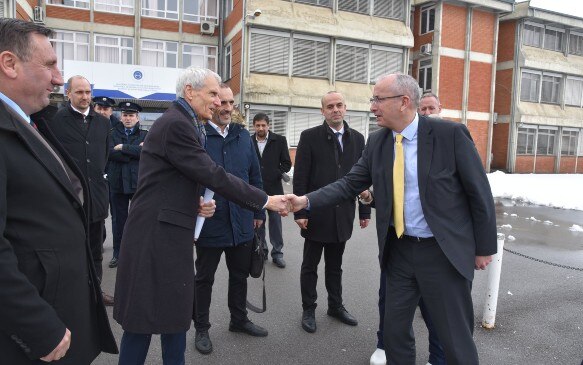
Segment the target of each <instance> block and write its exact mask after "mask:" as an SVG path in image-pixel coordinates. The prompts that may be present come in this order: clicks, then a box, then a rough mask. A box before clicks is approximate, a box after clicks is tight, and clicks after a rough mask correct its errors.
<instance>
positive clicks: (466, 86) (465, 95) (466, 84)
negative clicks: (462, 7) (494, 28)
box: [462, 6, 473, 125]
mask: <svg viewBox="0 0 583 365" xmlns="http://www.w3.org/2000/svg"><path fill="white" fill-rule="evenodd" d="M467 9H468V13H467V15H466V46H465V48H466V49H465V56H464V81H463V84H462V123H463V124H465V125H467V124H468V99H469V95H470V61H471V59H470V52H471V51H472V15H473V8H472V7H471V6H468V7H467Z"/></svg>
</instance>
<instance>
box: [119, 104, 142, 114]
mask: <svg viewBox="0 0 583 365" xmlns="http://www.w3.org/2000/svg"><path fill="white" fill-rule="evenodd" d="M117 107H118V108H119V110H121V112H122V113H124V112H125V113H139V112H141V111H142V107H141V106H139V105H138V104H136V103H132V102H131V101H122V102H121V103H119V104H117Z"/></svg>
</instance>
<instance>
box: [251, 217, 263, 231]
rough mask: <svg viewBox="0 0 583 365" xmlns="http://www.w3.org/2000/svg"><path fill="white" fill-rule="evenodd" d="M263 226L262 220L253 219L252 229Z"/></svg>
mask: <svg viewBox="0 0 583 365" xmlns="http://www.w3.org/2000/svg"><path fill="white" fill-rule="evenodd" d="M262 224H263V220H262V219H253V228H255V229H257V228H259V227H261V225H262Z"/></svg>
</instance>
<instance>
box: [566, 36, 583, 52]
mask: <svg viewBox="0 0 583 365" xmlns="http://www.w3.org/2000/svg"><path fill="white" fill-rule="evenodd" d="M569 53H570V54H574V55H578V56H583V34H579V33H575V32H571V34H569Z"/></svg>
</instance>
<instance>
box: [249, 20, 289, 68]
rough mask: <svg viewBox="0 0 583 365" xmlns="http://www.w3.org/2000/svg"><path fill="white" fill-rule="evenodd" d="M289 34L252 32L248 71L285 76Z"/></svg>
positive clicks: (287, 66) (287, 62) (287, 64)
mask: <svg viewBox="0 0 583 365" xmlns="http://www.w3.org/2000/svg"><path fill="white" fill-rule="evenodd" d="M289 42H290V35H289V33H282V32H274V31H259V30H255V29H254V30H252V32H251V52H250V56H249V57H250V61H249V69H250V70H251V71H252V72H265V73H274V74H282V75H287V74H288V73H289Z"/></svg>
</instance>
